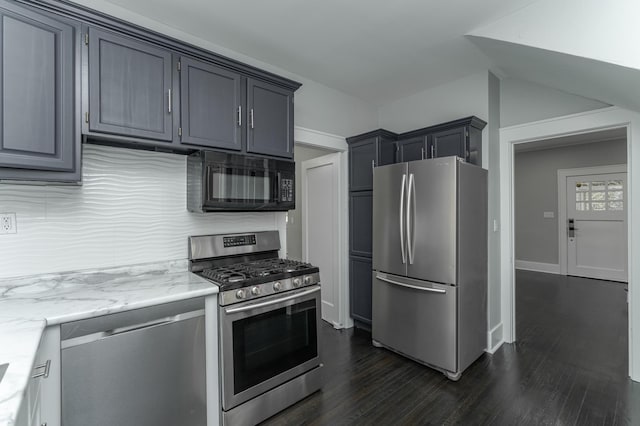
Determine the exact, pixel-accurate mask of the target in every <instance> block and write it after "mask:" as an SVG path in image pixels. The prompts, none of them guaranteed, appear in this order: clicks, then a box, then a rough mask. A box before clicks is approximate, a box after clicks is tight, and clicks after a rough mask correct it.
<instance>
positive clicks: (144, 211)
mask: <svg viewBox="0 0 640 426" xmlns="http://www.w3.org/2000/svg"><path fill="white" fill-rule="evenodd" d="M83 148H84V153H83V185H82V186H50V187H49V186H32V185H13V184H6V183H3V184H0V211H1V212H15V213H17V224H18V233H17V234H13V235H0V277H12V276H21V275H33V274H42V273H48V272H61V271H70V270H79V269H87V268H102V267H110V266H120V265H130V264H136V263H146V262H161V261H165V260H176V259H186V258H187V237H188V236H189V235H199V234H209V233H224V232H247V231H259V230H270V229H278V230H279V231H280V232H281V237H284V232H285V229H286V228H285V215H286V214H285V213H282V212H277V213H273V212H260V213H207V214H196V213H189V212H188V211H187V209H186V159H187V157H186V156H184V155H177V154H166V153H159V152H150V151H138V150H131V149H124V148H112V147H102V146H97V145H84V146H83ZM281 241H282V244H283V248H286V240H285V239H284V238H281Z"/></svg>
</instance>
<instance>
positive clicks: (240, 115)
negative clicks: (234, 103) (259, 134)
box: [238, 105, 242, 127]
mask: <svg viewBox="0 0 640 426" xmlns="http://www.w3.org/2000/svg"><path fill="white" fill-rule="evenodd" d="M238 127H242V105H238Z"/></svg>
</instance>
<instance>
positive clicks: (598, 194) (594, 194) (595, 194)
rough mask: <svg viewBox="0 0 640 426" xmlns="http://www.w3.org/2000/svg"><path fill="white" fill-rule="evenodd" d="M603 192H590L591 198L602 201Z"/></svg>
mask: <svg viewBox="0 0 640 426" xmlns="http://www.w3.org/2000/svg"><path fill="white" fill-rule="evenodd" d="M604 194H605V193H604V192H592V193H591V199H592V200H593V201H603V200H604Z"/></svg>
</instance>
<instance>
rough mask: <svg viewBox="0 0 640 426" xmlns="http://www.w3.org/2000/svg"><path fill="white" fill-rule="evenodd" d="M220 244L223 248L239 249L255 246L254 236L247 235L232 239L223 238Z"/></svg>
mask: <svg viewBox="0 0 640 426" xmlns="http://www.w3.org/2000/svg"><path fill="white" fill-rule="evenodd" d="M222 244H223V245H224V247H225V248H227V247H239V246H255V245H256V235H255V234H247V235H234V236H232V237H223V239H222Z"/></svg>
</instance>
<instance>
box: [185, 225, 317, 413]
mask: <svg viewBox="0 0 640 426" xmlns="http://www.w3.org/2000/svg"><path fill="white" fill-rule="evenodd" d="M279 249H280V237H279V234H278V232H277V231H266V232H254V233H246V234H227V235H207V236H194V237H190V238H189V259H190V262H189V265H190V270H191V271H192V272H194V273H196V274H198V275H200V276H202V277H204V278H206V279H208V280H210V281H211V282H213V283H215V284H217V285H218V286H219V287H220V294H219V296H218V300H219V301H220V311H219V328H220V330H219V342H220V371H221V375H222V380H221V382H222V409H223V423H225V424H231V425H236V424H237V425H249V424H257V423H259V422H261V421H262V420H265V419H267V418H268V417H270V416H272V415H274V414H275V413H277V412H279V411H281V410H283V409H284V408H286V407H288V406H289V405H291V404H294V403H295V402H297V401H299V400H300V399H302V398H304V397H306V396H307V395H309V394H311V393H313V392H315V391H317V390H318V389H320V385H321V383H320V378H321V377H320V371H321V367H322V364H321V360H320V350H319V349H320V348H319V346H320V342H319V337H320V336H319V330H320V314H321V311H320V309H321V303H320V276H319V271H318V268H316V267H313V266H312V265H310V264H307V263H303V262H297V261H293V260H288V259H279V258H278V250H279Z"/></svg>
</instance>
